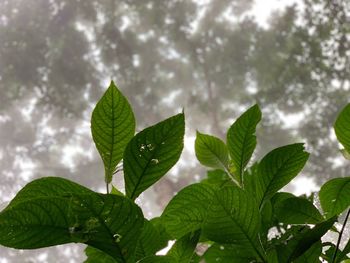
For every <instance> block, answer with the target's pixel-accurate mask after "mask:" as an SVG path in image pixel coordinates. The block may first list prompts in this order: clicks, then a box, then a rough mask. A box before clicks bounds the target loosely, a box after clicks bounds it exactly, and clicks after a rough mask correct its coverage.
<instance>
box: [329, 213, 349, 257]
mask: <svg viewBox="0 0 350 263" xmlns="http://www.w3.org/2000/svg"><path fill="white" fill-rule="evenodd" d="M349 214H350V209H349V210H348V212H347V214H346V216H345V220H344V223H343V226H342V228H341V230H340V233H339V237H338V242H337V247H336V248H335V251H334V254H333V258H332V263H334V262H335V259H336V257H337V252H338V250H339V245H340V241H341V238H342V235H343V232H344V229H345V226H346V223H347V221H348V219H349Z"/></svg>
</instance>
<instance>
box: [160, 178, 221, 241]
mask: <svg viewBox="0 0 350 263" xmlns="http://www.w3.org/2000/svg"><path fill="white" fill-rule="evenodd" d="M215 189H216V188H215V187H214V186H212V185H209V184H201V183H198V184H192V185H190V186H187V187H185V188H184V189H182V190H181V191H180V192H179V193H178V194H177V195H176V196H175V197H174V198H173V199H172V200H171V201H170V202H169V204H168V205H167V207H166V208H165V210H164V212H163V214H162V217H161V218H162V222H163V224H164V226H165V227H166V229H167V231H168V233H169V234H170V235H171V236H172V237H173V238H176V239H179V238H181V237H182V236H184V235H185V234H187V233H190V232H193V231H196V230H198V229H200V228H201V226H202V223H203V221H204V219H205V217H206V214H207V211H208V206H209V205H210V203H211V200H212V198H213V195H214V190H215Z"/></svg>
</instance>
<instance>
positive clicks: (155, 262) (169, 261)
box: [137, 256, 177, 263]
mask: <svg viewBox="0 0 350 263" xmlns="http://www.w3.org/2000/svg"><path fill="white" fill-rule="evenodd" d="M137 263H177V262H176V261H175V260H174V259H173V258H172V257H170V256H149V257H146V258H144V259H142V260H140V261H138V262H137Z"/></svg>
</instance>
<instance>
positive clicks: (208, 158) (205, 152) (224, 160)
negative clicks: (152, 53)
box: [194, 131, 229, 170]
mask: <svg viewBox="0 0 350 263" xmlns="http://www.w3.org/2000/svg"><path fill="white" fill-rule="evenodd" d="M194 147H195V152H196V156H197V159H198V161H199V162H200V163H201V164H203V165H205V166H208V167H211V168H219V169H223V170H225V169H227V167H228V162H229V157H228V151H227V147H226V145H225V143H224V142H223V141H221V140H220V139H219V138H217V137H215V136H211V135H207V134H203V133H200V132H198V131H197V136H196V141H195V145H194Z"/></svg>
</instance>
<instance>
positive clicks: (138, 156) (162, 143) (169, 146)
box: [124, 114, 185, 200]
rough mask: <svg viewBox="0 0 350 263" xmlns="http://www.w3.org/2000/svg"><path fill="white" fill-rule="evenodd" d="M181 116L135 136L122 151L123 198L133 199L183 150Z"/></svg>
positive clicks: (183, 127) (162, 173)
mask: <svg viewBox="0 0 350 263" xmlns="http://www.w3.org/2000/svg"><path fill="white" fill-rule="evenodd" d="M184 132H185V121H184V114H178V115H175V116H173V117H171V118H169V119H166V120H164V121H162V122H160V123H158V124H156V125H154V126H151V127H148V128H146V129H144V130H143V131H141V132H140V133H138V134H137V135H136V136H135V137H134V138H132V140H131V141H130V142H129V144H128V145H127V147H126V149H125V152H124V179H125V188H126V195H127V196H128V197H130V198H131V199H133V200H135V199H136V198H137V197H138V196H139V195H140V194H141V193H142V192H143V191H144V190H146V189H147V188H148V187H150V186H151V185H152V184H154V183H155V182H157V181H158V180H159V179H160V178H161V177H162V176H163V175H165V173H166V172H167V171H168V170H169V169H170V168H171V167H172V166H173V165H174V164H175V163H176V162H177V160H178V159H179V157H180V155H181V152H182V149H183V137H184Z"/></svg>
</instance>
